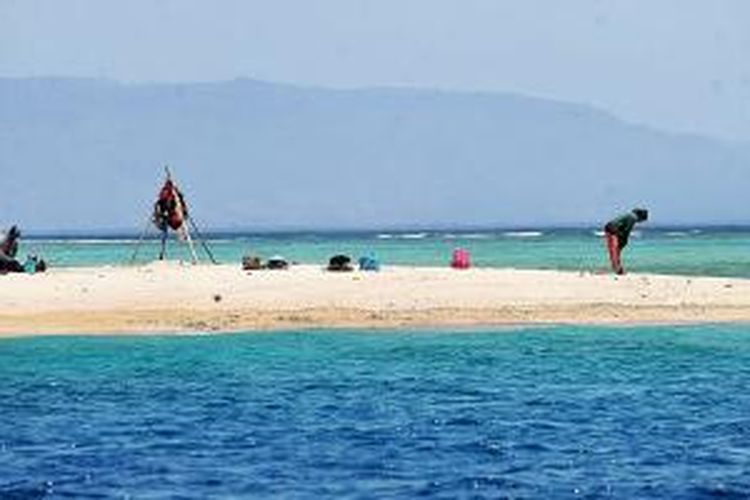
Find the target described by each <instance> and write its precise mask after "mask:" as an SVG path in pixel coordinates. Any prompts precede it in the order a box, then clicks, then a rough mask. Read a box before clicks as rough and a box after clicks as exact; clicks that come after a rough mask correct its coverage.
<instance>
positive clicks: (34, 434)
mask: <svg viewBox="0 0 750 500" xmlns="http://www.w3.org/2000/svg"><path fill="white" fill-rule="evenodd" d="M749 387H750V327H747V326H700V327H698V326H696V327H648V328H644V327H638V328H635V327H634V328H594V327H586V328H583V327H563V326H561V327H550V328H532V329H522V330H508V331H492V332H490V331H488V332H441V333H430V332H411V333H410V332H403V331H401V332H361V331H356V332H355V331H306V332H285V333H273V334H231V335H220V336H183V337H167V336H165V337H145V338H143V337H141V338H139V337H100V338H94V337H80V338H78V337H66V338H52V337H47V338H29V339H10V340H4V341H2V342H0V402H1V403H0V404H1V405H2V406H1V410H2V411H0V497H1V498H33V497H51V498H57V497H71V498H86V497H132V498H144V497H145V498H166V497H169V498H174V497H178V498H206V497H211V498H222V497H223V498H237V497H253V498H258V497H260V498H262V497H282V498H326V497H349V498H376V497H377V498H383V497H399V498H413V497H418V496H422V497H436V498H469V497H472V498H473V497H476V498H483V497H486V498H498V497H501V498H502V497H509V498H598V497H614V498H715V497H721V498H748V497H750V390H748V388H749Z"/></svg>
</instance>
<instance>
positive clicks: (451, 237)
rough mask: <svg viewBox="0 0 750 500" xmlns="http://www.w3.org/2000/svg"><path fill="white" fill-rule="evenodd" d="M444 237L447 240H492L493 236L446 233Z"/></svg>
mask: <svg viewBox="0 0 750 500" xmlns="http://www.w3.org/2000/svg"><path fill="white" fill-rule="evenodd" d="M442 237H443V239H446V240H487V239H489V238H492V235H491V234H487V233H464V234H456V233H445V234H444V235H442Z"/></svg>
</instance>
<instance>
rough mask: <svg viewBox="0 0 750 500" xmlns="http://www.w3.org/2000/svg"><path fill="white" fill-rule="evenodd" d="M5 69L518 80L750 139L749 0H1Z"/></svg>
mask: <svg viewBox="0 0 750 500" xmlns="http://www.w3.org/2000/svg"><path fill="white" fill-rule="evenodd" d="M0 76H14V77H15V76H76V77H106V78H113V79H119V80H127V81H198V80H200V81H205V80H225V79H232V78H236V77H251V78H259V79H264V80H271V81H285V82H294V83H300V84H317V85H325V86H335V87H350V86H351V87H361V86H373V85H387V86H393V85H397V86H420V87H437V88H447V89H461V90H493V91H511V92H521V93H525V94H532V95H540V96H546V97H550V98H554V99H561V100H568V101H575V102H583V103H589V104H593V105H596V106H598V107H601V108H604V109H607V110H610V111H613V112H615V113H616V114H617V115H619V116H621V117H623V118H626V119H628V120H631V121H636V122H639V123H647V124H650V125H653V126H656V127H659V128H664V129H669V130H677V131H694V132H699V133H703V134H710V135H713V136H717V137H723V138H735V139H737V138H739V139H743V140H750V1H748V0H565V1H562V0H513V1H510V0H507V1H506V0H369V1H368V0H265V1H254V0H211V1H206V0H201V1H198V0H117V1H115V0H66V1H60V0H0Z"/></svg>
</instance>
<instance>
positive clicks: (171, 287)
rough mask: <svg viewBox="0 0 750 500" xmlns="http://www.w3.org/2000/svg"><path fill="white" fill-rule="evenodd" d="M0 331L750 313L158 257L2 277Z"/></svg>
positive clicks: (677, 288)
mask: <svg viewBox="0 0 750 500" xmlns="http://www.w3.org/2000/svg"><path fill="white" fill-rule="evenodd" d="M0 283H2V287H0V306H1V307H0V309H1V310H2V311H3V312H2V313H0V335H4V336H16V335H32V334H57V333H61V334H63V333H91V334H95V333H115V332H118V333H133V334H136V333H150V332H177V333H179V332H193V331H232V330H246V329H247V330H262V329H284V328H299V327H375V328H377V327H405V326H406V327H429V326H476V325H502V324H531V323H582V324H583V323H586V324H590V323H603V324H628V323H682V322H723V321H750V280H742V279H727V278H703V277H700V278H698V277H680V276H657V275H638V274H633V275H627V276H623V277H615V276H612V275H606V274H582V273H575V272H560V271H535V270H513V269H471V270H466V271H456V270H452V269H448V268H424V267H422V268H420V267H390V268H387V269H385V270H383V271H381V272H379V273H364V272H358V271H355V272H352V273H331V272H326V271H324V270H323V269H322V268H320V267H317V266H308V265H302V266H294V267H293V268H291V269H289V270H287V271H270V270H263V271H252V272H247V271H242V270H241V269H239V268H238V267H237V266H229V265H221V266H208V265H200V266H191V265H181V264H179V263H154V264H150V265H146V266H140V267H98V268H65V269H53V270H51V271H49V272H48V273H45V274H37V275H24V274H18V275H6V276H1V277H0Z"/></svg>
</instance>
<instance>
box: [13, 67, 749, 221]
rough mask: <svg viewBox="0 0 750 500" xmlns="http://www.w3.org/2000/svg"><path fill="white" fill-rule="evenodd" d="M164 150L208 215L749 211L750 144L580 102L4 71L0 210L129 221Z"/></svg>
mask: <svg viewBox="0 0 750 500" xmlns="http://www.w3.org/2000/svg"><path fill="white" fill-rule="evenodd" d="M685 105H686V106H689V105H690V103H685ZM696 119H700V117H697V118H696ZM165 164H169V165H170V166H171V167H172V169H173V172H174V173H175V176H176V178H177V180H178V181H180V182H181V184H182V187H183V190H184V191H185V194H186V195H187V197H188V200H189V202H190V203H191V204H192V208H193V213H194V215H195V217H196V220H197V221H199V222H201V223H202V224H203V225H204V226H206V227H208V228H225V229H227V228H229V229H231V228H258V229H273V228H280V229H283V228H305V227H310V228H369V227H393V226H400V227H410V226H411V227H415V226H440V227H446V226H504V227H508V226H523V225H529V226H531V225H540V224H545V225H550V224H576V223H584V222H594V221H600V220H602V219H603V218H606V217H608V216H610V215H612V214H613V212H616V211H618V210H620V209H623V208H629V207H631V206H632V205H636V204H643V205H647V206H648V207H649V208H651V210H652V214H653V220H654V222H655V223H656V222H662V223H665V224H666V223H669V224H673V223H693V222H694V223H710V222H727V223H742V222H747V220H748V219H749V218H750V217H749V216H750V213H748V208H747V207H748V205H747V201H746V200H747V197H748V193H749V192H750V175H748V173H750V170H749V168H750V145H748V144H742V143H727V142H721V141H717V140H713V139H708V138H702V137H698V136H691V135H675V134H669V133H664V132H660V131H657V130H652V129H649V128H645V127H642V126H637V125H633V124H629V123H625V122H623V121H620V120H618V119H617V118H615V117H613V116H611V115H609V114H606V113H603V112H601V111H598V110H596V109H593V108H590V107H587V106H582V105H575V104H566V103H559V102H554V101H548V100H542V99H535V98H529V97H523V96H519V95H510V94H477V93H449V92H437V91H429V90H404V89H382V88H373V89H362V90H329V89H321V88H304V87H295V86H290V85H280V84H272V83H263V82H258V81H253V80H236V81H231V82H224V83H195V84H137V85H136V84H121V83H116V82H112V81H106V80H77V79H53V78H50V79H0V174H1V179H0V186H2V194H1V195H0V224H2V225H6V224H8V223H10V222H14V221H18V222H20V223H22V224H23V225H24V227H28V228H39V229H54V228H60V229H87V228H136V227H138V226H140V225H142V224H143V223H144V221H145V219H146V217H147V216H148V215H149V212H150V207H151V203H152V201H153V198H154V196H155V194H156V191H157V189H158V187H159V183H160V182H161V180H162V167H163V165H165Z"/></svg>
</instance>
